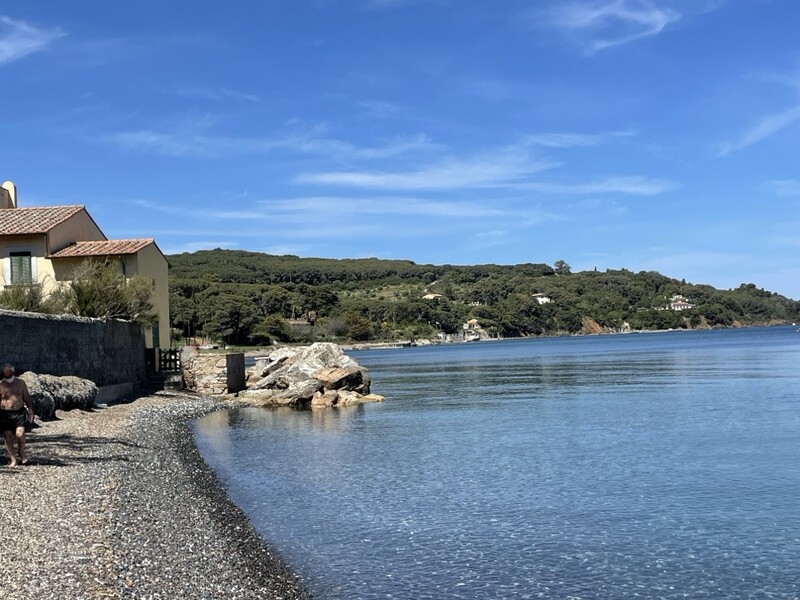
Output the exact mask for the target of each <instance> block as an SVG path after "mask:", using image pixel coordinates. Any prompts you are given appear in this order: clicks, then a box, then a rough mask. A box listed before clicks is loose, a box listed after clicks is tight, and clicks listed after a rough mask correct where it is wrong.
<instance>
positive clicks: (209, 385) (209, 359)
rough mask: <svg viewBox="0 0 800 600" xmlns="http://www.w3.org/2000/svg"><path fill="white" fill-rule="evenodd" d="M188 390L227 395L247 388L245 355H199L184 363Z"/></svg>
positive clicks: (184, 375)
mask: <svg viewBox="0 0 800 600" xmlns="http://www.w3.org/2000/svg"><path fill="white" fill-rule="evenodd" d="M183 380H184V382H185V383H186V389H189V390H194V391H196V392H199V393H201V394H227V393H233V392H238V391H241V390H243V389H244V388H245V370H244V354H243V353H241V352H238V353H233V354H197V355H195V356H192V357H190V358H189V359H188V360H185V361H184V363H183Z"/></svg>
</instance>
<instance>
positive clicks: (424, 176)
mask: <svg viewBox="0 0 800 600" xmlns="http://www.w3.org/2000/svg"><path fill="white" fill-rule="evenodd" d="M558 165H559V163H556V162H553V161H550V160H547V159H541V158H537V157H532V156H530V153H529V152H528V151H526V150H525V149H524V148H521V147H514V148H506V149H502V150H499V151H497V152H493V153H491V154H489V153H486V154H481V155H476V156H472V157H466V158H457V157H450V158H445V159H440V160H438V162H436V163H435V164H433V165H431V166H426V167H422V168H419V169H415V170H408V171H401V172H385V171H327V172H321V173H304V174H301V175H298V176H297V177H295V182H297V183H307V184H327V185H341V186H350V187H360V188H370V189H395V190H423V189H425V190H445V189H463V188H469V187H494V186H499V185H502V184H509V183H512V182H520V181H525V180H527V179H529V178H530V176H531V175H533V174H535V173H539V172H541V171H544V170H547V169H551V168H554V167H556V166H558Z"/></svg>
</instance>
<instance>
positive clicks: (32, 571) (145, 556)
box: [0, 391, 310, 600]
mask: <svg viewBox="0 0 800 600" xmlns="http://www.w3.org/2000/svg"><path fill="white" fill-rule="evenodd" d="M220 406H221V405H220V403H219V402H217V401H215V400H212V399H209V398H204V397H201V396H196V395H191V394H187V393H183V392H166V391H165V392H158V393H156V394H153V395H151V396H146V397H141V398H138V399H136V400H134V401H131V402H128V403H120V404H115V405H112V406H108V407H103V408H97V409H95V410H92V411H80V410H72V411H68V412H64V411H58V412H57V419H56V420H53V421H45V422H41V421H38V420H37V422H36V425H35V426H34V428H33V430H32V431H31V432H29V433H28V435H27V440H28V455H29V458H30V463H29V464H28V465H25V466H18V467H16V468H13V469H12V468H9V467H8V466H0V502H1V503H2V519H1V520H0V535H1V536H2V539H3V546H4V548H3V561H2V564H0V590H2V591H3V597H4V598H7V599H9V600H12V599H13V600H38V599H50V598H53V599H59V600H63V599H66V598H69V599H82V598H87V599H88V598H136V599H142V600H144V599H162V598H163V599H167V598H169V599H178V598H187V599H195V598H197V599H200V598H203V599H205V598H241V599H244V598H275V599H287V600H288V599H295V598H310V596H309V594H308V593H307V592H305V591H304V590H303V588H302V586H301V584H300V582H299V581H298V579H297V578H296V577H295V576H294V574H293V573H292V572H291V571H290V570H289V569H288V568H287V567H286V565H285V564H284V563H283V562H282V560H281V559H280V557H279V556H278V555H277V554H276V553H275V552H274V551H273V550H271V549H270V548H269V547H268V546H267V545H266V544H265V543H264V542H263V540H262V539H261V538H260V537H259V536H258V535H257V534H256V533H255V532H254V531H253V529H252V528H251V526H250V524H249V522H248V520H247V518H246V516H245V515H244V514H243V513H242V512H241V511H240V510H239V509H238V507H236V506H235V505H234V504H233V503H231V502H230V500H229V499H228V497H227V495H226V493H225V490H224V489H223V487H222V486H221V484H220V483H219V481H218V480H217V479H216V477H215V475H214V474H213V472H211V471H210V469H209V468H208V466H207V465H206V464H205V462H204V461H203V459H202V458H201V457H200V455H199V453H198V452H197V449H196V448H195V446H194V442H193V438H192V435H191V432H190V429H189V426H188V421H189V420H191V419H193V418H197V417H199V416H202V415H203V414H206V413H208V412H210V411H213V410H218V409H219V408H220ZM6 458H7V457H6V456H5V452H3V456H2V459H0V464H2V465H5V464H6V462H7V460H6Z"/></svg>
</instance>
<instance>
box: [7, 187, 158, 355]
mask: <svg viewBox="0 0 800 600" xmlns="http://www.w3.org/2000/svg"><path fill="white" fill-rule="evenodd" d="M87 258H104V259H108V260H111V261H114V262H116V263H117V265H118V266H119V269H120V273H121V274H122V275H123V276H124V277H126V278H127V277H132V276H133V275H142V276H144V277H146V278H148V279H149V280H151V281H152V282H153V296H152V303H153V309H154V312H155V313H156V316H157V319H158V320H157V323H156V324H155V325H153V327H152V329H150V330H149V331H145V336H144V338H145V346H146V347H147V348H159V347H161V348H168V347H169V345H170V327H169V284H168V268H169V267H168V264H167V259H166V258H165V257H164V254H163V253H162V252H161V250H159V248H158V246H157V245H156V243H155V240H153V239H152V238H138V239H128V240H109V239H108V238H106V236H105V234H104V233H103V232H102V231H101V230H100V228H99V227H98V226H97V223H95V222H94V219H92V217H91V215H89V213H88V211H87V210H86V207H85V206H82V205H71V206H32V207H28V208H20V207H19V206H18V205H17V190H16V187H15V186H14V184H13V183H11V182H10V181H6V182H4V183H3V184H2V186H0V261H2V262H1V263H0V265H1V266H2V269H1V273H0V276H1V277H2V278H1V279H0V287H5V286H9V285H15V284H28V283H38V284H40V285H41V286H42V290H43V291H44V292H45V293H47V292H48V291H50V290H52V289H54V288H55V287H57V286H58V285H59V284H60V283H61V282H65V281H69V280H70V279H71V277H72V272H73V270H74V268H75V267H76V266H77V265H79V264H80V263H81V262H82V261H83V260H85V259H87Z"/></svg>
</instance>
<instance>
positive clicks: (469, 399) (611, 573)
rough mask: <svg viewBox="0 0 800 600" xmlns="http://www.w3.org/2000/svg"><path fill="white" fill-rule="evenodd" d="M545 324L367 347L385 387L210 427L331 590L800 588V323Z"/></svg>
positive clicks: (694, 592)
mask: <svg viewBox="0 0 800 600" xmlns="http://www.w3.org/2000/svg"><path fill="white" fill-rule="evenodd" d="M726 340H727V341H726ZM537 342H538V341H537ZM543 342H545V343H542V344H538V343H534V342H530V343H527V342H522V343H508V344H506V343H498V344H486V345H484V346H483V347H481V346H479V345H474V346H470V347H459V348H453V349H448V348H437V349H421V350H422V351H421V352H419V353H417V352H414V350H416V349H404V350H399V351H381V352H373V353H362V354H360V355H359V356H357V359H358V360H359V362H361V363H362V364H364V365H365V366H367V367H368V368H369V369H370V373H371V375H372V376H373V381H374V383H373V387H374V389H375V390H376V391H377V392H379V393H381V394H384V395H386V396H387V401H386V402H385V403H382V404H371V405H363V406H359V407H350V408H346V409H334V410H324V411H309V410H306V411H297V410H292V409H281V410H269V409H244V410H239V411H235V412H232V413H230V414H229V415H228V417H227V418H228V423H227V426H226V425H225V422H224V421H223V420H222V419H219V418H218V419H219V420H218V421H216V422H215V423H216V427H217V428H226V429H227V432H226V433H225V435H224V436H223V437H222V438H219V432H217V431H215V426H212V425H211V424H204V425H203V426H202V427H201V426H200V425H199V424H198V427H197V429H196V431H197V439H198V444H199V446H200V448H201V451H203V453H204V456H206V457H207V460H208V461H209V463H210V464H211V465H212V466H213V467H214V468H215V469H217V470H218V472H219V473H220V474H221V476H222V477H223V478H224V479H225V480H226V481H227V482H228V483H229V486H230V491H231V494H232V497H233V498H234V500H235V501H236V502H237V503H239V504H240V505H241V506H242V507H243V508H244V509H245V510H246V511H247V512H248V514H249V515H250V516H251V519H252V520H253V523H254V525H255V526H256V528H257V529H258V530H259V531H260V532H262V533H263V535H265V537H267V539H269V540H270V541H272V542H273V543H275V544H276V545H277V546H278V548H279V549H280V550H281V551H282V553H284V555H285V556H286V557H287V559H289V561H290V563H291V564H292V565H293V566H294V567H295V568H297V569H298V570H299V571H300V572H301V574H302V575H303V577H304V578H305V581H306V582H307V583H308V584H309V586H310V587H311V589H312V591H313V592H314V593H315V597H317V598H323V599H328V600H330V599H345V598H348V599H349V598H363V599H366V600H370V599H377V598H392V597H393V598H415V599H417V598H435V599H449V598H481V599H484V598H498V599H513V598H532V597H544V598H567V597H576V598H578V597H583V598H590V597H591V598H595V597H624V598H636V597H639V598H653V597H659V598H670V599H672V598H682V597H687V596H688V597H693V598H742V597H759V598H761V597H763V598H793V597H797V596H798V594H800V588H799V587H798V585H800V584H798V582H800V566H798V565H800V563H798V562H797V561H796V557H797V556H798V555H800V538H798V536H797V535H796V533H797V531H798V530H800V511H797V509H796V506H797V504H796V502H797V501H796V491H797V490H798V489H800V469H798V468H797V457H798V456H800V437H798V435H797V432H798V431H800V411H798V410H797V407H798V406H800V374H798V372H797V369H796V365H797V364H798V360H800V336H797V334H796V333H793V334H792V335H789V333H781V332H780V331H776V330H768V331H749V332H737V331H731V332H709V333H708V335H694V334H692V333H689V334H685V333H680V334H676V335H671V334H670V335H664V336H660V337H659V336H658V334H654V335H653V336H638V337H635V338H631V337H628V338H623V337H617V338H611V339H609V338H605V339H603V338H593V339H583V340H564V341H562V340H546V341H543ZM475 346H477V347H475ZM484 348H485V349H486V350H485V351H484ZM208 436H211V439H212V441H211V442H209V443H207V439H206V438H207V437H208ZM226 436H227V437H226ZM209 448H212V450H209ZM226 453H228V454H226ZM217 457H225V460H224V461H222V460H219V461H218V459H217ZM228 457H232V458H230V459H228ZM276 507H279V510H277V511H276ZM285 511H291V514H292V518H291V519H286V518H282V516H281V515H282V514H284V513H285Z"/></svg>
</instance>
